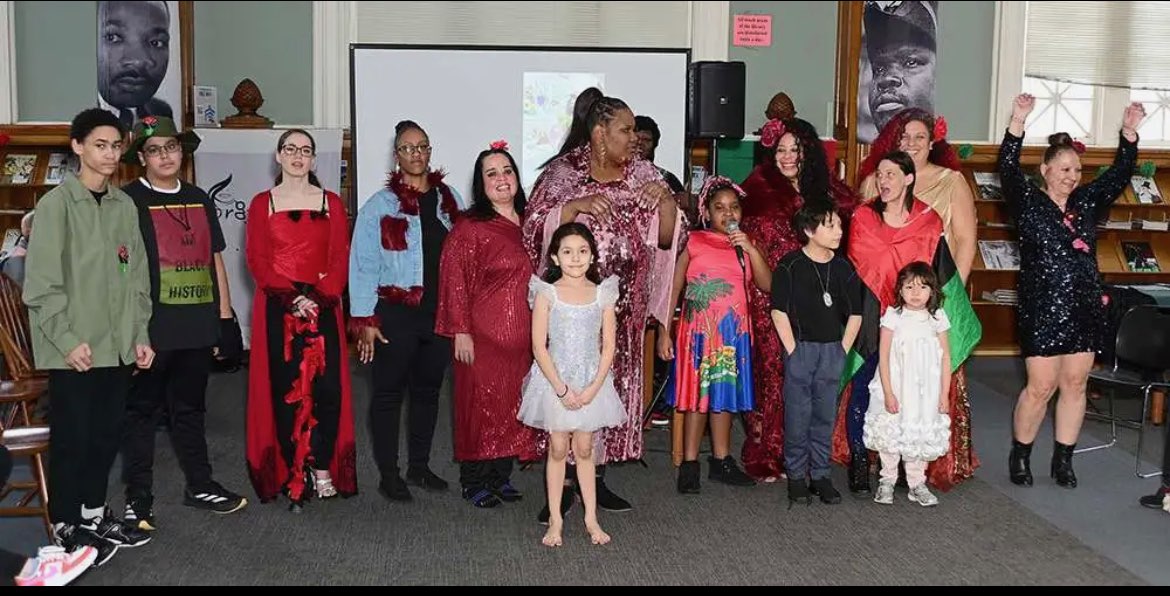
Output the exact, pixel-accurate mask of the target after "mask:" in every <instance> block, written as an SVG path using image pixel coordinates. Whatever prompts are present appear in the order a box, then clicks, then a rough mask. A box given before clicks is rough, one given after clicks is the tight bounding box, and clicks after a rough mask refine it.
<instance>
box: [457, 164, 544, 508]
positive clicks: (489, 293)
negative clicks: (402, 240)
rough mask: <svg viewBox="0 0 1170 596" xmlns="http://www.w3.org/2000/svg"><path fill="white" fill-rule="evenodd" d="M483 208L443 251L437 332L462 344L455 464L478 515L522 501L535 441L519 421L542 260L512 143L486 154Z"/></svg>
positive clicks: (477, 187)
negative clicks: (515, 473) (533, 257)
mask: <svg viewBox="0 0 1170 596" xmlns="http://www.w3.org/2000/svg"><path fill="white" fill-rule="evenodd" d="M473 171H474V172H475V173H476V174H475V179H474V180H473V181H472V199H473V201H474V202H473V203H472V206H471V208H470V209H468V210H467V211H466V212H464V214H463V217H461V218H460V219H459V222H458V223H456V224H455V227H454V228H453V229H452V230H451V235H450V236H448V237H447V240H446V242H444V243H443V256H442V259H441V260H440V264H439V308H438V312H437V313H436V316H435V333H437V334H439V335H444V336H447V337H450V338H452V339H453V340H454V345H455V394H454V410H455V423H454V429H453V430H454V435H455V459H456V460H458V461H459V462H460V465H459V482H460V484H462V485H463V498H464V499H467V500H468V501H469V502H470V503H471V504H472V505H474V506H476V507H481V508H486V507H495V506H496V505H499V504H500V501H507V502H514V501H519V500H520V499H521V498H522V495H521V494H520V491H518V490H516V488H515V487H513V486H512V482H511V475H512V463H513V460H514V459H516V457H517V456H518V455H520V454H521V453H522V452H524V448H525V447H527V446H528V445H531V444H532V443H533V442H534V441H535V436H534V434H533V432H532V431H530V430H529V429H528V427H526V426H524V425H523V424H522V423H521V422H520V421H519V420H517V419H516V413H517V411H518V410H519V408H520V390H521V389H520V388H521V385H522V384H523V383H524V376H525V375H526V374H528V369H529V367H531V365H532V311H531V310H530V309H529V308H528V280H529V279H530V278H531V277H532V261H530V260H529V259H528V253H527V252H526V251H525V249H524V240H523V238H522V236H521V233H520V218H521V217H523V214H524V203H525V197H524V189H523V188H521V187H520V179H519V174H518V170H517V168H516V162H515V160H513V159H512V155H511V154H509V153H508V149H507V144H506V143H503V142H502V141H497V142H496V143H493V144H492V147H491V149H488V150H486V151H484V152H482V153H480V154H479V157H478V158H477V159H476V161H475V169H474V170H473Z"/></svg>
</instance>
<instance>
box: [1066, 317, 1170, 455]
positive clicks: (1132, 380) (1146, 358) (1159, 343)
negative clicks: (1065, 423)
mask: <svg viewBox="0 0 1170 596" xmlns="http://www.w3.org/2000/svg"><path fill="white" fill-rule="evenodd" d="M1168 370H1170V311H1167V310H1164V309H1160V308H1158V307H1156V306H1152V305H1142V306H1135V307H1133V308H1131V309H1130V310H1128V311H1126V313H1125V314H1124V315H1123V316H1122V318H1121V324H1120V326H1119V327H1118V330H1117V339H1116V348H1115V350H1114V356H1113V368H1111V369H1103V370H1095V371H1092V372H1090V373H1089V381H1090V382H1095V383H1099V384H1101V385H1105V386H1106V387H1108V388H1109V389H1110V390H1109V391H1108V394H1109V396H1108V400H1109V414H1108V415H1104V414H1100V413H1097V412H1086V413H1085V416H1086V417H1089V418H1094V419H1097V420H1103V421H1106V422H1108V423H1109V428H1110V437H1109V442H1107V443H1104V444H1101V445H1094V446H1091V447H1085V448H1082V449H1078V450H1077V453H1085V452H1088V451H1096V450H1098V449H1108V448H1110V447H1112V446H1114V445H1116V444H1117V426H1118V425H1121V426H1125V427H1127V428H1133V429H1137V431H1138V444H1137V455H1136V458H1135V459H1136V464H1135V465H1134V473H1135V474H1137V475H1138V476H1139V477H1141V478H1150V477H1151V476H1159V475H1161V472H1160V471H1156V472H1149V473H1142V445H1143V443H1144V439H1145V428H1146V424H1145V419H1146V412H1147V411H1149V408H1150V392H1151V391H1152V390H1154V389H1156V388H1162V389H1170V382H1167V380H1166V378H1167V377H1166V374H1167V371H1168ZM1118 388H1131V389H1137V390H1138V391H1140V392H1141V393H1142V409H1141V412H1140V414H1139V415H1138V418H1137V420H1129V419H1124V418H1118V417H1117V416H1116V413H1115V410H1114V403H1113V394H1114V393H1115V390H1116V389H1118Z"/></svg>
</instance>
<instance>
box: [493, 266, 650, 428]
mask: <svg viewBox="0 0 1170 596" xmlns="http://www.w3.org/2000/svg"><path fill="white" fill-rule="evenodd" d="M538 293H539V294H543V295H544V296H545V297H546V298H547V299H548V301H549V304H551V311H550V312H549V317H548V351H549V354H550V355H551V356H552V361H553V365H554V366H556V368H557V372H558V373H560V375H561V379H562V380H563V381H565V382H566V383H568V384H569V386H571V387H572V388H573V389H574V390H577V391H580V390H582V389H583V388H584V387H586V386H587V385H589V384H590V383H592V382H593V379H594V378H595V377H596V376H597V367H598V365H599V364H600V363H601V322H602V313H603V312H604V310H605V308H606V307H608V306H613V305H614V304H615V303H616V302H617V299H618V278H617V276H613V277H609V278H607V279H605V280H604V281H602V282H601V284H600V285H598V286H597V295H596V297H595V298H594V300H593V302H590V303H589V304H568V303H565V302H561V300H560V298H559V297H558V296H557V290H556V288H555V287H554V286H553V285H552V284H549V283H545V282H544V281H542V280H541V279H540V278H538V277H536V276H533V277H532V280H531V281H529V282H528V304H529V305H530V306H535V304H536V295H537V294H538ZM522 394H523V398H522V401H521V402H520V412H519V413H518V414H517V415H516V417H517V418H518V419H519V420H520V421H521V422H523V423H524V424H526V425H528V426H531V427H534V428H539V429H543V430H547V431H555V432H568V431H582V432H585V431H587V432H593V431H595V430H598V429H601V428H608V427H614V426H621V425H622V424H625V422H626V419H627V416H626V408H625V406H624V405H623V404H622V401H621V398H620V397H618V394H617V390H616V389H614V386H613V373H612V371H611V372H610V373H609V374H607V375H606V377H605V382H604V383H603V384H602V386H601V390H600V391H598V392H597V397H595V398H594V399H593V401H592V402H590V403H589V405H587V406H585V407H583V408H581V409H579V410H570V409H568V408H566V407H565V406H564V405H562V404H561V400H560V399H558V398H557V391H556V390H554V389H553V387H552V385H551V384H550V383H549V382H548V379H546V378H545V377H544V373H542V372H540V366H539V365H537V364H536V363H535V362H533V363H532V369H531V370H529V371H528V376H527V377H526V378H525V379H524V388H523V391H522Z"/></svg>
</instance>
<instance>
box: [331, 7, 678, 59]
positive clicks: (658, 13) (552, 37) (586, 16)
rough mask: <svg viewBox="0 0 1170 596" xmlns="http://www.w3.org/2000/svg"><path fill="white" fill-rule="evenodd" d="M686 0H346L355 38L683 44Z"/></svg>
mask: <svg viewBox="0 0 1170 596" xmlns="http://www.w3.org/2000/svg"><path fill="white" fill-rule="evenodd" d="M690 4H691V3H690V2H523V3H522V2H354V15H353V18H354V20H355V23H356V33H357V40H356V41H357V42H359V43H402V44H451V45H508V46H532V45H535V46H571V47H647V48H684V47H690Z"/></svg>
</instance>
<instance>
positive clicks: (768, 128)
mask: <svg viewBox="0 0 1170 596" xmlns="http://www.w3.org/2000/svg"><path fill="white" fill-rule="evenodd" d="M784 132H785V130H784V123H783V122H781V121H779V120H769V121H768V123H767V124H765V125H764V128H762V129H760V144H761V145H763V146H765V147H767V148H769V149H771V148H773V147H775V146H776V145H778V144H779V143H780V137H782V136H784Z"/></svg>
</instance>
